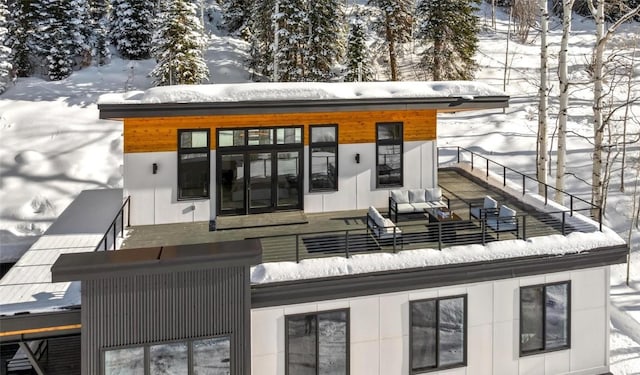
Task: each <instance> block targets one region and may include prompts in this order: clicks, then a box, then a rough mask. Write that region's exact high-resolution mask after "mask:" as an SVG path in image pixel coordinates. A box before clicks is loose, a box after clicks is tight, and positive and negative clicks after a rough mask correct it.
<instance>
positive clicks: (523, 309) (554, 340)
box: [520, 281, 571, 356]
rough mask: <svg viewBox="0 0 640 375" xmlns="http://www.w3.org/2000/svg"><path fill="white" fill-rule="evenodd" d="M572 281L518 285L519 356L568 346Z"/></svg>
mask: <svg viewBox="0 0 640 375" xmlns="http://www.w3.org/2000/svg"><path fill="white" fill-rule="evenodd" d="M570 294H571V284H570V283H569V282H568V281H566V282H561V283H554V284H546V285H532V286H527V287H523V288H520V355H521V356H522V355H528V354H536V353H540V352H545V351H553V350H559V349H566V348H569V336H570V331H569V326H570V324H569V312H570V306H571V299H570Z"/></svg>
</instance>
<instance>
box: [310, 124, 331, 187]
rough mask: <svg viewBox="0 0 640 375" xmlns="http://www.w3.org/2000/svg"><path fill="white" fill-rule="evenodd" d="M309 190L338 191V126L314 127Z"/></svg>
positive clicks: (311, 140) (311, 144)
mask: <svg viewBox="0 0 640 375" xmlns="http://www.w3.org/2000/svg"><path fill="white" fill-rule="evenodd" d="M309 129H310V137H309V138H310V142H309V153H310V154H311V157H310V158H309V159H310V160H309V170H310V171H311V172H310V173H309V176H310V178H309V190H310V191H323V190H338V126H336V125H312V126H311V127H310V128H309Z"/></svg>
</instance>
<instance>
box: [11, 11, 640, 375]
mask: <svg viewBox="0 0 640 375" xmlns="http://www.w3.org/2000/svg"><path fill="white" fill-rule="evenodd" d="M488 14H489V11H488V10H487V9H483V10H481V11H480V15H481V17H482V24H483V25H484V26H485V27H483V31H482V33H481V34H480V36H479V37H480V46H479V47H480V51H479V52H478V53H477V55H476V60H477V62H478V64H479V66H480V70H479V71H478V72H477V74H476V78H477V79H478V80H480V81H482V82H485V83H488V84H490V85H492V86H494V87H495V88H497V89H502V88H503V78H504V75H505V74H504V66H505V59H506V61H507V65H508V66H509V67H510V70H509V71H508V73H507V77H508V82H507V84H506V91H507V93H508V94H509V95H510V96H511V98H512V99H511V107H510V108H509V109H508V110H507V111H506V113H505V114H503V113H492V114H489V115H487V114H480V115H478V114H475V113H461V114H448V115H440V119H441V122H440V125H439V134H438V144H439V146H441V147H446V146H463V147H467V148H470V149H472V150H474V151H478V152H480V153H482V154H485V155H487V156H488V157H489V158H491V159H493V160H495V161H497V162H500V163H504V164H506V165H508V166H510V167H512V168H514V169H517V170H520V171H524V172H527V173H531V174H535V152H536V132H537V90H538V89H537V82H538V80H539V77H538V71H537V67H538V66H539V49H540V47H539V40H538V39H537V38H536V36H535V35H533V34H531V35H530V37H529V43H526V44H519V43H516V42H513V41H511V42H510V44H509V53H508V54H505V47H506V34H507V19H508V15H505V14H504V13H499V14H498V25H497V30H493V29H491V28H490V27H488V26H487V25H488V23H489V21H488V20H486V18H485V16H487V15H488ZM213 22H214V24H215V22H216V20H215V19H214V20H213ZM209 29H210V31H211V32H212V33H211V35H210V40H209V45H208V48H207V51H206V53H205V56H206V60H207V62H208V65H209V69H210V72H211V79H212V81H213V82H214V83H237V82H249V81H250V80H251V75H250V73H249V72H248V71H247V70H246V68H245V64H244V61H245V59H246V58H247V57H248V52H247V51H248V49H249V46H248V44H247V43H246V42H245V41H243V40H241V39H238V38H233V37H229V36H224V35H223V33H221V32H218V31H217V30H216V28H215V25H213V26H210V27H209ZM592 30H593V22H592V21H591V20H588V19H583V18H580V17H577V16H576V17H575V18H574V33H573V37H572V39H571V42H570V44H571V47H570V64H571V67H570V76H571V79H572V80H574V81H575V82H580V84H577V85H575V86H573V88H572V89H571V108H570V113H569V130H570V131H571V132H572V133H571V134H572V135H570V137H569V140H568V142H569V150H568V163H567V165H568V172H569V173H571V174H572V177H569V179H568V180H567V182H566V186H567V190H568V191H569V192H572V193H574V194H577V195H579V196H581V197H583V198H585V199H587V200H588V199H589V194H590V186H588V185H587V184H586V183H585V181H588V180H590V173H591V160H590V157H591V154H590V147H591V145H590V144H589V142H588V139H586V138H584V137H583V136H588V135H589V134H591V132H592V128H591V122H590V115H591V111H592V109H591V101H592V93H591V91H590V90H589V88H590V86H589V85H588V84H586V81H587V79H588V78H587V73H586V71H585V66H586V64H587V62H588V61H589V59H590V55H591V49H592V45H593V40H594V37H593V31H592ZM560 34H561V28H560V25H559V23H558V20H554V21H553V22H552V27H551V35H550V43H551V53H552V55H553V56H557V52H558V48H559V43H560V36H561V35H560ZM638 35H640V24H638V23H635V24H630V25H625V26H624V27H623V29H622V31H621V32H620V33H619V35H618V36H617V37H616V38H615V39H614V40H613V41H612V45H615V46H617V47H619V48H620V49H622V50H623V51H625V48H627V47H625V42H628V41H631V40H637V36H638ZM634 38H636V39H634ZM639 43H640V42H639ZM417 52H419V49H418V47H417V46H415V45H413V44H411V43H408V44H407V45H406V46H405V48H404V55H403V57H402V60H401V67H402V72H401V75H402V78H403V79H405V80H420V79H423V78H424V72H422V71H420V69H416V68H415V63H416V62H417V61H418V58H417V56H416V53H417ZM626 52H627V53H630V50H629V49H626ZM378 57H379V60H378V61H376V64H374V66H375V67H376V68H377V69H378V71H377V72H376V74H375V76H376V77H377V79H380V80H384V79H386V76H387V74H386V72H385V70H384V69H385V65H384V61H382V60H381V59H382V58H383V56H378ZM639 60H640V58H639ZM555 63H556V59H555V58H554V59H553V63H552V66H551V67H550V69H549V72H550V82H551V88H552V94H551V103H550V114H551V118H550V121H549V124H550V127H551V130H550V131H551V132H553V128H554V126H555V123H556V115H557V108H558V101H557V90H558V84H557V78H556V73H555V65H554V64H555ZM154 65H155V63H154V61H151V60H145V61H134V62H130V61H124V60H121V59H119V58H115V57H114V59H113V60H112V62H111V63H110V64H109V65H106V66H103V67H89V68H85V69H82V70H80V71H77V72H75V73H73V74H72V75H71V77H69V78H67V79H65V80H62V81H56V82H49V81H44V80H42V79H39V78H24V79H23V78H21V79H18V80H17V82H16V84H15V85H14V86H13V87H10V88H9V90H8V91H7V92H6V93H4V94H2V95H0V142H1V143H2V147H1V148H0V173H1V177H2V179H1V180H0V262H11V261H15V259H16V258H18V257H19V256H20V254H21V253H22V252H23V251H25V250H26V249H27V248H28V247H29V246H30V244H32V243H33V242H34V241H35V240H36V239H37V237H38V235H40V234H42V233H43V232H44V231H45V230H46V228H47V227H48V226H49V225H50V224H51V222H52V221H53V220H55V218H56V217H57V215H58V214H60V213H61V212H62V211H63V210H64V208H65V207H66V206H67V205H68V204H69V203H70V202H71V201H72V200H73V199H74V197H75V196H76V195H77V194H78V193H79V192H80V191H82V190H85V189H95V188H108V187H116V186H121V184H122V177H121V168H122V166H121V164H122V124H121V123H120V122H117V121H106V120H99V119H98V110H97V106H96V102H97V100H98V97H99V96H100V95H102V94H105V93H113V92H116V93H122V92H126V91H131V90H145V89H147V88H149V87H151V79H150V78H148V74H149V72H150V71H151V70H152V69H153V67H154ZM634 79H635V80H636V82H638V84H639V85H640V63H637V68H636V72H635V78H634ZM638 87H640V86H636V88H635V89H634V90H636V91H634V92H633V93H632V94H633V95H635V96H640V93H639V92H638V91H637V90H640V89H639V88H638ZM631 116H632V117H634V118H636V119H637V118H639V117H640V104H636V105H635V106H634V107H633V108H632V112H631ZM630 126H635V127H636V128H637V127H640V124H639V123H638V121H636V122H632V123H631V125H630ZM636 132H638V129H636ZM628 157H629V160H630V161H635V163H631V164H630V167H628V168H627V169H625V170H624V173H626V175H625V180H626V181H627V182H626V184H627V187H626V192H625V193H621V192H620V191H619V180H620V173H622V172H623V171H622V170H621V169H620V166H619V164H617V165H616V166H615V167H614V168H613V170H614V173H613V175H612V182H611V186H610V192H609V200H608V205H607V212H606V215H605V222H606V224H607V225H608V226H610V227H611V228H612V229H614V230H615V231H616V232H617V233H618V234H620V235H621V236H622V237H623V238H624V239H625V240H627V239H628V238H629V230H630V228H629V223H630V218H631V214H632V205H633V200H634V199H636V200H637V197H634V190H635V187H634V184H635V183H636V181H637V178H638V174H639V169H640V167H639V166H638V164H640V147H639V146H638V144H635V145H632V146H631V149H630V151H629V155H628ZM552 172H553V171H552ZM638 188H639V191H640V187H638ZM630 238H631V241H630V245H631V248H632V256H631V283H630V287H627V286H626V285H625V283H624V282H625V278H626V265H619V266H615V267H613V268H612V277H611V286H612V294H613V305H614V306H613V309H612V314H611V317H612V322H613V325H612V335H611V340H612V341H611V365H612V371H613V373H614V374H639V373H640V311H639V309H638V306H640V233H639V231H638V230H635V231H634V232H633V233H632V235H631V237H630Z"/></svg>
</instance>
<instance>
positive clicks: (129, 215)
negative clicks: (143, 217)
mask: <svg viewBox="0 0 640 375" xmlns="http://www.w3.org/2000/svg"><path fill="white" fill-rule="evenodd" d="M130 226H131V196H128V197H127V227H130Z"/></svg>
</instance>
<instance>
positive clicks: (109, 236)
mask: <svg viewBox="0 0 640 375" xmlns="http://www.w3.org/2000/svg"><path fill="white" fill-rule="evenodd" d="M125 207H126V213H127V227H130V226H131V221H130V218H131V196H127V198H126V199H125V200H124V203H122V206H121V207H120V210H118V213H117V214H116V217H115V218H113V221H112V222H111V225H109V228H108V229H107V231H106V232H105V234H104V236H103V237H102V239H101V240H100V242H99V243H98V246H96V251H100V250H103V251H106V250H115V249H116V248H117V245H118V235H120V238H124V228H125V226H124V224H125V218H124V216H125Z"/></svg>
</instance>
